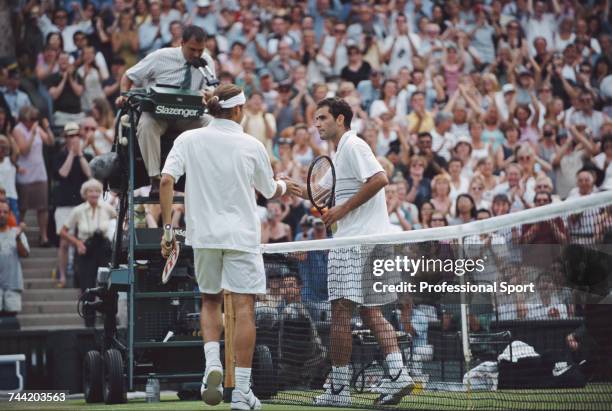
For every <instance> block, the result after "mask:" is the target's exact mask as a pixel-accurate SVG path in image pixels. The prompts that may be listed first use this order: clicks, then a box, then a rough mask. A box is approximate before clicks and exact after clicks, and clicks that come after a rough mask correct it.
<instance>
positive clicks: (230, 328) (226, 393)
mask: <svg viewBox="0 0 612 411" xmlns="http://www.w3.org/2000/svg"><path fill="white" fill-rule="evenodd" d="M223 307H224V308H223V309H224V337H223V339H224V347H225V348H224V349H225V351H224V353H225V356H224V357H225V376H224V381H223V402H226V403H227V402H232V391H233V390H234V386H235V377H234V360H235V356H234V327H235V325H236V315H235V313H234V301H233V298H232V293H230V292H229V291H223Z"/></svg>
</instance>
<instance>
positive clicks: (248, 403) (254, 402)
mask: <svg viewBox="0 0 612 411" xmlns="http://www.w3.org/2000/svg"><path fill="white" fill-rule="evenodd" d="M232 410H261V402H260V401H259V399H258V398H257V397H256V396H255V394H253V390H252V389H250V388H249V392H247V393H244V392H242V391H241V390H240V389H239V388H234V390H233V391H232Z"/></svg>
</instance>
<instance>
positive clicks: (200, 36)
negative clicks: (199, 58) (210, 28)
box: [183, 25, 206, 43]
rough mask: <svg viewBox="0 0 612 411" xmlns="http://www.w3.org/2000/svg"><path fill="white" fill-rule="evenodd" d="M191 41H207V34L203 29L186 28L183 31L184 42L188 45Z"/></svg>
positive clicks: (196, 27) (195, 27)
mask: <svg viewBox="0 0 612 411" xmlns="http://www.w3.org/2000/svg"><path fill="white" fill-rule="evenodd" d="M191 39H195V41H197V42H198V43H199V42H202V41H204V40H206V32H205V31H204V29H203V28H202V27H198V26H194V25H190V26H187V27H185V29H184V30H183V41H184V42H185V43H186V42H188V41H189V40H191Z"/></svg>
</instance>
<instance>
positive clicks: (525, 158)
mask: <svg viewBox="0 0 612 411" xmlns="http://www.w3.org/2000/svg"><path fill="white" fill-rule="evenodd" d="M518 159H519V161H523V160H531V156H519V157H518Z"/></svg>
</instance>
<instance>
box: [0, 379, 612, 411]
mask: <svg viewBox="0 0 612 411" xmlns="http://www.w3.org/2000/svg"><path fill="white" fill-rule="evenodd" d="M320 392H321V391H283V392H281V393H279V394H278V395H277V396H276V397H275V398H274V400H273V401H272V403H270V402H266V403H264V404H263V408H264V410H266V411H281V410H290V411H292V410H310V409H314V410H316V411H341V410H348V408H323V407H321V408H319V407H316V408H315V407H313V406H311V405H309V404H311V403H312V398H314V397H315V396H316V395H318V394H319V393H320ZM352 398H353V405H354V406H355V408H351V409H353V410H354V409H356V408H357V407H362V409H372V408H374V407H373V402H374V399H375V398H376V396H375V395H374V394H357V393H354V394H353V397H352ZM281 402H282V404H279V403H281ZM611 407H612V384H589V385H588V386H587V387H585V388H581V389H555V390H504V391H496V392H472V393H465V392H441V391H440V392H420V393H418V394H414V395H409V396H406V397H405V398H404V400H403V401H402V402H401V403H400V404H399V406H398V407H397V408H400V409H405V410H440V411H444V410H495V409H497V410H525V411H527V410H533V411H539V410H559V409H574V410H609V409H610V408H611ZM393 408H396V407H393ZM0 409H3V410H4V409H15V410H37V411H38V410H58V411H59V410H62V411H63V410H68V411H70V410H85V411H111V410H135V411H138V410H146V411H155V410H164V411H165V410H173V411H174V410H176V411H187V410H211V411H217V410H224V411H225V410H229V409H230V406H229V404H220V405H218V406H216V407H209V406H206V405H205V404H204V403H202V402H201V401H179V400H177V399H176V396H164V397H162V401H161V402H159V403H146V402H145V401H144V399H140V400H131V401H129V402H128V403H127V404H119V405H104V404H86V403H85V401H84V400H69V401H66V402H65V403H48V404H43V403H29V404H27V403H21V404H17V403H13V404H7V403H3V404H0ZM387 409H389V408H387Z"/></svg>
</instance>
